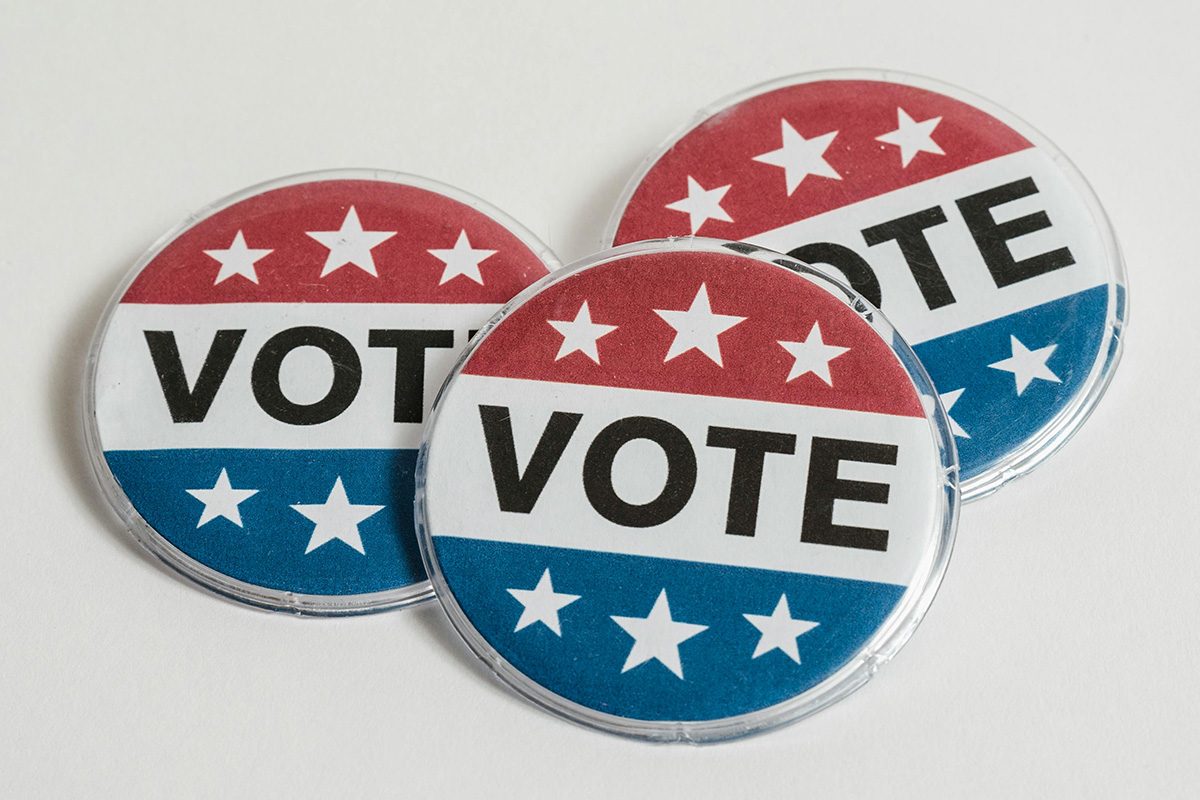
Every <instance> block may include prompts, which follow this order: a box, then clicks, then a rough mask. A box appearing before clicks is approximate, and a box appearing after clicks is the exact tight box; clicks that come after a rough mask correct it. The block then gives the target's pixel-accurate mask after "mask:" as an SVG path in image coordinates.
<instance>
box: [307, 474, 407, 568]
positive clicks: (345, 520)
mask: <svg viewBox="0 0 1200 800" xmlns="http://www.w3.org/2000/svg"><path fill="white" fill-rule="evenodd" d="M292 508H293V509H295V510H296V511H298V512H299V513H301V514H302V515H304V516H305V517H307V518H308V519H310V520H312V521H313V522H315V523H317V525H316V527H314V528H313V532H312V536H311V537H309V540H308V547H306V548H304V553H305V555H307V554H309V553H311V552H312V551H313V550H316V549H317V548H318V547H320V546H321V545H323V544H325V543H326V542H331V541H333V540H334V539H341V540H342V541H343V542H345V543H346V544H348V545H350V546H351V547H353V548H354V549H355V550H357V551H358V552H360V553H362V554H363V555H366V551H365V550H363V543H362V536H361V535H360V534H359V532H358V523H360V522H362V521H363V520H365V519H367V518H368V517H370V516H372V515H374V514H376V513H378V512H379V511H381V510H383V508H384V506H368V505H351V504H350V499H349V498H348V497H346V488H345V487H344V486H342V477H341V476H340V475H339V476H338V479H337V480H336V481H334V482H333V489H331V490H330V492H329V498H328V499H327V500H326V501H325V502H324V503H314V504H311V505H293V506H292Z"/></svg>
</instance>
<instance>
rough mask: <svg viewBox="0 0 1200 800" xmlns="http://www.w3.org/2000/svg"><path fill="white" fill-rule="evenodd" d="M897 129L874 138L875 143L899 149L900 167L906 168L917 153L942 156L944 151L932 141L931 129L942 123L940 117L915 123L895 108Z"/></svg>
mask: <svg viewBox="0 0 1200 800" xmlns="http://www.w3.org/2000/svg"><path fill="white" fill-rule="evenodd" d="M896 118H897V123H898V124H897V127H896V130H894V131H889V132H887V133H885V134H883V135H882V136H876V137H875V141H877V142H884V143H885V144H894V145H895V146H896V147H899V148H900V166H902V167H907V166H908V165H909V162H911V161H912V160H913V159H914V158H916V157H917V153H933V154H934V155H938V156H944V155H946V153H945V151H944V150H942V148H941V147H939V146H938V143H937V142H935V141H934V140H933V129H934V128H936V127H937V126H938V123H939V122H941V121H942V118H941V117H931V118H930V119H927V120H924V121H922V122H917V121H916V120H915V119H913V118H912V117H910V116H909V115H908V112H907V111H905V110H904V109H903V108H899V107H897V108H896Z"/></svg>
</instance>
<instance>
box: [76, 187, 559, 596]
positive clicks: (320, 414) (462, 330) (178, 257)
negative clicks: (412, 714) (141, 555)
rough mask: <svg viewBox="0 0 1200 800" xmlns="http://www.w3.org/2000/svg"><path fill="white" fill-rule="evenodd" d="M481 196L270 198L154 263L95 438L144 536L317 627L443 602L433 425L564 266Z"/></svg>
mask: <svg viewBox="0 0 1200 800" xmlns="http://www.w3.org/2000/svg"><path fill="white" fill-rule="evenodd" d="M554 264H555V262H554V261H553V257H552V256H550V254H549V253H548V251H547V250H546V248H545V247H544V245H542V244H541V243H539V242H538V241H537V240H536V239H535V238H534V237H533V236H532V235H531V234H529V233H528V232H527V231H526V230H524V229H523V228H521V227H520V226H518V225H516V224H515V223H514V222H513V221H512V220H510V219H508V217H506V216H505V215H503V214H501V213H500V212H498V211H496V210H495V209H493V208H490V207H489V206H487V205H485V204H484V203H482V202H481V201H479V200H478V199H476V198H474V197H471V196H469V195H466V194H464V193H462V192H459V191H457V190H455V189H451V188H449V187H446V186H442V185H440V184H436V183H434V182H431V181H427V180H424V179H419V178H413V177H409V176H403V175H396V174H391V173H386V172H377V171H365V170H339V171H333V172H325V173H314V174H309V175H301V176H296V177H292V178H286V179H283V180H279V181H275V182H272V183H269V184H264V185H261V186H257V187H254V188H252V189H249V190H247V191H245V192H242V193H240V194H238V195H236V196H234V197H231V198H228V199H226V200H224V201H222V202H220V203H218V204H216V205H215V206H213V207H212V208H210V209H207V210H205V211H203V212H201V213H200V214H198V215H196V216H194V217H192V218H191V219H190V220H188V222H187V223H186V224H184V225H183V226H181V227H180V228H178V229H177V230H175V231H173V232H172V233H170V234H169V235H168V236H166V237H165V238H164V239H162V240H161V241H160V242H159V243H158V244H157V245H155V246H154V248H152V249H151V251H150V252H149V253H147V254H146V255H145V256H144V257H143V258H142V259H141V261H140V262H139V264H138V265H137V266H136V267H135V269H134V271H133V273H132V274H131V276H130V278H129V279H128V281H127V283H126V285H125V286H124V287H123V288H122V289H121V290H120V291H119V292H118V294H117V296H116V298H114V302H113V303H112V305H110V307H109V309H108V311H107V313H106V315H105V318H104V320H103V321H102V323H101V325H100V329H99V331H98V333H97V337H96V342H95V344H94V345H93V350H92V357H91V360H90V362H89V377H88V391H89V401H88V414H87V419H86V425H85V427H86V429H87V434H88V438H89V443H90V445H91V449H92V453H93V456H94V459H95V465H96V469H97V473H98V474H99V476H100V479H101V483H102V485H103V486H104V489H105V491H106V493H107V494H108V496H109V498H110V500H111V501H112V502H113V504H114V506H115V507H116V508H117V509H118V511H119V512H120V513H121V514H122V516H123V517H124V518H125V520H126V522H127V523H128V524H129V526H130V528H131V530H132V531H133V532H134V534H135V535H136V536H137V537H138V539H139V540H140V541H141V542H142V543H143V544H145V545H146V546H147V547H148V548H149V549H150V550H152V551H153V552H154V553H155V554H156V555H158V556H159V557H161V558H162V559H163V560H165V561H166V562H167V563H169V564H170V565H171V566H173V567H175V568H176V569H178V570H180V571H181V572H183V573H184V574H185V575H187V576H189V577H191V578H193V579H195V580H197V581H199V582H201V583H202V584H204V585H206V586H207V587H209V588H211V589H214V590H216V591H219V592H221V593H224V594H226V595H229V596H232V597H235V598H237V599H239V600H242V601H245V602H248V603H252V604H255V605H260V606H264V607H268V608H275V609H286V610H291V611H297V612H301V613H313V614H344V613H354V612H360V611H370V610H376V609H381V608H388V607H393V606H399V605H404V604H407V603H410V602H416V601H418V600H422V599H426V598H427V597H428V596H429V594H430V591H431V590H430V587H429V583H428V581H427V579H426V576H425V572H424V569H423V567H422V565H421V560H420V555H419V553H418V550H417V545H416V539H415V536H414V534H413V521H412V520H413V492H414V485H413V480H414V469H415V466H416V456H417V447H418V445H419V443H420V438H421V428H422V424H423V421H424V418H425V412H426V410H427V409H428V408H429V406H430V405H431V403H432V398H433V394H434V393H435V392H436V390H437V387H438V386H439V385H440V384H441V382H442V379H443V377H444V376H445V374H446V373H447V372H448V371H449V369H450V367H451V366H452V365H453V363H454V360H455V358H456V357H457V356H458V353H459V352H460V351H461V350H462V349H463V348H464V347H465V345H466V343H467V340H468V338H469V337H470V335H472V334H473V333H474V331H475V330H476V329H478V328H479V327H480V326H481V325H482V324H483V323H485V322H486V321H487V319H488V318H489V317H490V316H492V314H493V313H494V312H495V311H496V310H497V309H499V308H500V307H501V306H502V305H503V304H504V303H505V302H506V301H508V300H509V299H511V298H512V297H513V296H514V295H516V294H517V293H518V292H519V291H520V290H522V289H523V288H525V287H526V286H528V285H529V284H531V283H533V282H534V281H536V280H537V279H539V278H541V277H543V276H544V275H546V274H547V272H548V271H549V268H551V267H552V266H554Z"/></svg>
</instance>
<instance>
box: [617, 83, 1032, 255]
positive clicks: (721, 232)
mask: <svg viewBox="0 0 1200 800" xmlns="http://www.w3.org/2000/svg"><path fill="white" fill-rule="evenodd" d="M898 108H903V109H904V110H905V112H907V113H908V114H909V115H910V116H911V117H912V118H913V119H914V120H916V121H918V122H921V121H925V120H928V119H931V118H933V117H941V122H939V123H938V125H937V127H936V129H935V130H934V132H933V134H932V135H933V138H934V140H935V141H936V142H937V144H938V145H939V146H940V147H941V149H942V150H944V151H945V154H944V155H936V154H932V153H918V154H917V155H916V157H915V158H914V159H913V160H912V161H911V163H909V165H908V166H907V167H904V166H902V165H901V159H900V150H899V148H898V147H896V146H895V145H890V144H885V143H884V142H880V141H878V140H877V138H876V137H878V136H880V135H883V134H886V133H889V132H891V131H894V130H896V128H897V109H898ZM781 120H787V121H788V123H789V124H791V126H792V127H793V128H794V129H795V130H796V132H797V133H799V134H800V135H801V136H803V137H804V138H805V139H812V138H814V137H817V136H821V135H824V134H827V133H829V132H831V131H837V136H836V137H834V139H833V141H832V143H831V144H830V146H829V148H828V149H827V150H826V151H825V160H826V161H827V162H828V163H829V165H830V166H831V167H832V168H833V169H834V170H836V171H837V173H838V174H840V175H841V179H840V180H837V179H833V178H828V177H822V176H819V175H809V176H808V177H806V178H804V180H803V181H801V183H800V185H799V186H797V187H796V188H795V191H794V192H793V194H792V195H791V196H789V195H788V193H787V185H786V182H785V179H784V170H783V168H782V167H779V166H774V165H772V164H766V163H762V162H759V161H755V160H754V158H755V157H756V156H760V155H763V154H764V153H769V152H771V151H773V150H778V149H779V148H780V145H781V142H782V134H781V130H780V121H781ZM1031 146H1032V144H1031V143H1030V142H1029V141H1028V140H1027V139H1025V137H1023V136H1021V135H1020V134H1019V133H1017V132H1016V131H1014V130H1012V129H1011V128H1009V127H1008V126H1007V125H1005V124H1004V123H1002V122H1000V121H999V120H997V119H996V118H995V117H993V116H991V115H989V114H986V113H984V112H983V111H980V110H979V109H977V108H975V107H973V106H970V105H968V104H966V103H964V102H962V101H960V100H955V99H954V98H951V97H947V96H945V95H943V94H939V93H937V92H932V91H928V90H926V89H918V88H915V87H912V86H905V85H902V84H897V83H886V82H883V81H863V80H823V81H814V82H812V83H802V84H797V85H794V86H788V87H784V88H781V89H776V90H774V91H771V92H767V93H765V94H761V95H758V96H756V97H752V98H750V99H748V100H744V101H742V102H740V103H738V104H737V105H735V106H733V107H731V108H728V109H726V110H724V111H721V112H718V113H717V114H715V115H713V116H712V117H710V118H709V119H707V120H705V121H704V122H703V123H701V124H700V125H699V126H697V127H696V128H694V129H693V130H691V131H690V132H688V133H687V134H686V135H684V136H683V138H681V139H680V140H679V141H678V142H676V143H675V145H673V146H672V147H671V149H670V150H668V151H667V152H666V153H664V154H663V155H662V157H661V158H659V160H658V161H657V162H656V163H655V164H654V165H653V166H652V167H651V168H650V170H649V171H648V172H647V174H646V175H645V177H644V178H643V179H642V182H641V184H640V185H639V186H638V188H637V189H636V190H635V191H634V193H633V196H632V197H631V198H630V200H629V203H628V204H627V205H626V208H625V210H624V212H623V214H622V217H621V222H620V224H619V226H618V228H617V233H616V236H615V237H614V241H613V243H614V244H623V243H626V242H634V241H640V240H644V239H654V238H659V237H665V236H687V235H689V234H690V233H691V232H692V231H691V228H690V226H689V220H688V215H687V214H685V213H682V212H679V211H672V210H669V209H667V208H666V206H667V205H668V204H670V203H674V202H675V201H678V200H680V199H681V198H684V197H686V196H687V179H688V176H691V177H693V178H695V179H696V181H698V182H699V183H700V185H701V186H702V187H703V188H705V189H714V188H717V187H721V186H726V185H729V186H730V189H729V191H728V192H727V193H726V194H725V196H724V197H723V198H722V201H721V207H722V208H723V209H724V210H725V212H726V214H728V215H729V216H730V217H731V218H732V220H733V221H732V222H724V221H721V220H719V219H711V220H708V221H707V222H705V223H704V225H703V227H702V228H701V229H700V231H699V233H700V234H702V235H704V236H715V237H719V238H726V239H746V238H749V237H752V236H754V235H756V234H760V233H763V232H765V231H769V230H774V229H775V228H778V227H781V226H783V225H787V224H789V223H792V222H796V221H797V220H801V219H806V218H808V217H812V216H816V215H817V214H822V213H824V212H826V211H831V210H833V209H836V208H841V207H843V206H847V205H851V204H853V203H857V202H859V201H861V200H866V199H868V198H871V197H876V196H878V195H881V194H885V193H887V192H891V191H894V190H896V189H900V188H903V187H905V186H911V185H913V184H916V183H920V182H922V181H926V180H929V179H931V178H936V177H938V176H940V175H945V174H947V173H951V172H955V171H957V170H960V169H963V168H964V167H968V166H971V165H973V164H978V163H981V162H984V161H990V160H991V159H994V158H998V157H1000V156H1003V155H1008V154H1010V153H1015V152H1017V151H1019V150H1024V149H1027V148H1029V147H1031Z"/></svg>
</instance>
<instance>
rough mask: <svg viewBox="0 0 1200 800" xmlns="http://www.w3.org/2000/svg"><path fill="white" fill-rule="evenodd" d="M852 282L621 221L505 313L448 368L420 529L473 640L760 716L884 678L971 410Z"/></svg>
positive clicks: (673, 711)
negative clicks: (622, 234) (959, 419)
mask: <svg viewBox="0 0 1200 800" xmlns="http://www.w3.org/2000/svg"><path fill="white" fill-rule="evenodd" d="M932 393H933V388H932V385H931V384H930V383H929V382H928V378H927V377H926V376H925V374H924V372H923V371H922V370H921V367H920V366H919V363H918V362H917V360H916V358H915V356H913V354H912V352H911V351H910V350H909V349H908V347H907V346H906V345H905V344H904V343H903V341H902V340H901V339H900V338H899V337H898V336H896V335H895V334H894V333H893V331H892V330H891V328H890V327H889V326H888V324H887V323H886V321H884V319H883V318H882V316H881V315H880V314H879V312H878V311H876V310H874V309H872V308H871V307H870V306H869V305H868V304H866V303H864V302H863V301H862V300H861V298H859V297H858V295H857V294H855V293H854V292H853V291H851V290H849V289H848V288H846V287H844V286H843V285H842V284H839V283H836V282H834V281H832V280H831V279H829V278H828V277H825V276H824V275H823V274H821V273H816V272H814V271H813V270H811V269H810V268H808V267H807V266H805V265H803V264H800V263H798V262H796V261H794V260H792V259H788V258H785V257H783V256H780V255H778V254H777V253H769V252H767V251H764V250H760V249H758V248H756V247H752V246H749V245H745V244H741V243H729V242H719V241H715V240H709V239H692V238H689V239H682V240H674V241H658V242H641V243H637V244H633V245H629V246H625V247H620V248H616V249H614V250H610V251H607V252H604V253H601V254H599V255H597V256H594V257H592V258H590V259H587V260H586V261H583V262H581V263H578V264H576V265H574V266H573V267H570V268H567V269H565V270H563V271H560V272H559V273H556V274H555V275H553V276H550V277H549V278H546V279H543V280H542V281H541V282H539V283H538V284H537V285H536V286H534V287H531V288H530V289H529V290H527V291H526V292H524V293H523V294H521V295H520V296H519V297H518V298H517V299H516V300H514V301H513V302H512V303H511V304H509V305H508V306H507V307H506V308H505V310H504V311H503V312H501V313H500V314H499V315H497V316H496V317H495V318H493V319H492V321H491V322H489V323H488V326H487V327H486V328H485V329H484V332H483V333H481V334H480V336H479V337H478V338H476V339H475V340H474V342H473V343H472V345H471V346H470V347H469V348H468V351H467V353H466V354H464V356H463V358H462V360H460V362H459V364H458V367H457V368H456V369H455V370H454V372H453V373H452V374H451V377H450V378H449V379H448V380H447V383H446V384H445V386H444V387H443V389H442V392H441V394H440V396H439V399H438V402H437V404H436V405H435V408H434V411H433V412H432V416H431V419H430V426H429V428H428V429H427V430H426V435H425V441H424V443H423V444H422V447H421V459H420V461H419V462H418V467H417V475H418V477H417V486H418V493H417V498H418V499H417V530H418V535H419V538H420V542H421V548H422V554H423V555H424V557H425V563H426V567H427V568H428V570H429V574H430V577H431V579H432V581H433V584H434V588H435V589H436V594H437V596H438V599H439V600H440V602H441V603H442V605H443V606H444V607H445V609H446V611H447V613H448V614H449V617H450V619H451V620H452V622H453V624H454V626H455V627H456V628H457V630H458V631H459V633H460V634H461V635H462V637H463V638H464V639H465V640H466V642H467V644H468V645H469V646H470V647H471V648H472V649H473V650H474V651H475V653H476V654H477V655H478V656H479V657H480V658H481V659H483V660H484V661H485V662H486V663H487V664H488V665H489V666H490V667H491V668H492V669H494V670H495V671H496V672H497V673H498V674H499V676H500V677H501V678H502V679H503V680H504V681H506V682H507V683H508V684H509V685H510V686H512V687H513V688H514V689H516V690H517V691H518V692H519V693H521V694H523V695H524V696H525V697H527V698H529V699H531V700H533V701H534V702H536V703H538V704H539V705H541V706H543V707H545V708H547V709H549V710H551V711H554V712H556V713H558V714H561V715H563V716H565V717H568V718H570V719H572V720H575V721H577V722H580V723H584V724H587V725H591V726H594V727H597V728H601V729H604V730H607V731H610V732H615V733H620V734H625V735H630V736H639V737H644V738H649V739H658V740H684V741H701V740H713V739H722V738H728V737H733V736H740V735H744V734H748V733H753V732H756V731H759V730H763V729H766V728H769V727H772V726H774V725H778V724H781V723H784V722H788V721H791V720H794V719H797V718H799V717H801V716H804V715H806V714H808V713H811V712H813V711H816V710H817V709H819V708H822V707H823V706H826V705H828V704H829V703H832V702H833V701H835V700H837V699H839V698H841V697H843V696H845V695H846V694H848V693H849V692H850V691H852V690H853V689H855V688H856V687H858V686H860V685H861V684H862V683H863V682H864V681H866V680H867V678H869V677H870V676H871V675H872V674H873V673H874V671H875V669H876V668H877V667H878V666H879V665H880V664H881V663H883V662H885V661H886V660H888V659H889V658H890V657H891V656H892V655H893V654H894V653H895V652H896V651H897V650H898V649H899V648H900V647H901V645H902V644H903V643H904V641H905V640H906V639H907V638H908V636H909V635H910V634H911V633H912V631H913V629H914V628H915V626H916V624H917V622H918V621H919V620H920V618H921V616H922V614H923V612H924V611H925V609H926V607H927V605H928V604H929V602H930V601H931V599H932V597H933V594H934V591H935V589H936V587H937V584H938V582H939V580H940V578H941V575H942V571H943V570H944V568H945V566H946V563H947V559H948V558H949V554H950V547H951V542H952V540H953V536H954V529H955V509H956V505H957V497H958V494H957V475H956V465H955V462H954V448H953V444H952V439H951V434H950V429H949V422H948V420H947V418H946V416H945V414H944V413H943V412H942V411H941V409H940V407H939V406H937V404H936V403H933V404H931V406H930V407H931V409H932V410H931V411H927V410H926V406H925V405H924V404H923V403H922V398H923V397H932Z"/></svg>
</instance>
